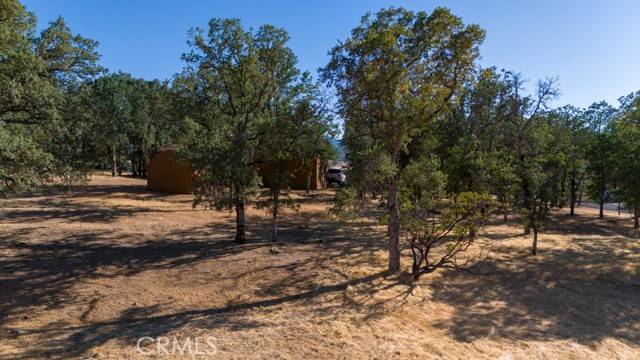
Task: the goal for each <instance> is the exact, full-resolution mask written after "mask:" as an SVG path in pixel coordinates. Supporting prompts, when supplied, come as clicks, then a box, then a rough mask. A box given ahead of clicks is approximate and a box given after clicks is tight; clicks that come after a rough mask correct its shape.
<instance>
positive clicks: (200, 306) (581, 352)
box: [0, 175, 640, 359]
mask: <svg viewBox="0 0 640 360" xmlns="http://www.w3.org/2000/svg"><path fill="white" fill-rule="evenodd" d="M143 186H144V182H143V181H141V180H136V179H128V178H116V179H112V178H110V177H107V176H104V175H96V176H94V177H93V180H92V182H91V184H89V185H88V186H86V187H82V188H78V189H76V190H74V191H73V192H72V193H71V194H68V195H54V196H51V197H42V196H32V197H19V198H14V199H9V200H5V201H2V202H0V212H3V217H2V218H1V220H0V221H1V222H0V358H3V359H31V358H83V357H94V358H141V357H143V356H142V355H140V354H139V353H138V352H137V350H136V340H137V339H138V338H139V337H141V336H151V337H156V336H169V337H171V336H176V337H178V338H181V339H183V338H185V337H187V336H192V337H195V336H215V338H216V346H217V349H218V352H217V354H216V357H217V358H238V359H240V358H268V359H271V358H283V359H297V358H378V359H386V358H392V357H407V358H418V357H420V358H439V357H447V358H461V359H462V358H465V359H466V358H502V359H510V358H536V359H538V358H573V359H585V358H607V359H608V358H620V359H633V358H640V270H639V268H640V242H639V240H637V238H635V237H634V234H633V233H632V230H631V229H630V227H629V226H630V223H631V222H630V220H629V219H628V217H626V216H622V217H618V216H617V215H616V214H614V213H610V214H609V213H608V214H607V217H608V218H607V219H605V220H599V219H597V218H596V213H595V211H593V210H590V209H580V210H579V211H578V216H576V217H575V218H570V217H569V216H567V215H565V214H563V213H560V214H557V216H556V217H555V218H554V221H553V222H552V223H551V224H550V226H549V228H548V229H547V230H546V231H545V233H544V234H543V235H542V238H541V244H540V255H538V256H537V257H532V256H529V255H528V250H529V245H530V244H529V242H530V240H529V239H528V238H526V237H524V236H522V235H521V231H520V227H519V226H518V225H517V223H516V222H513V223H511V224H508V225H500V224H494V225H492V226H489V227H487V228H486V230H485V234H484V236H486V237H487V238H491V239H493V240H495V241H497V242H498V245H497V247H496V249H495V251H494V253H493V256H492V259H491V262H489V263H488V264H487V265H486V266H485V267H484V270H485V271H488V272H490V275H471V274H467V273H456V272H453V271H441V272H438V273H436V274H433V275H429V276H425V277H424V278H423V279H421V281H420V282H419V283H418V284H411V283H410V282H409V281H408V280H407V277H406V276H405V275H400V276H387V275H385V274H384V273H383V272H382V270H383V269H384V267H385V264H386V255H385V251H384V229H383V228H380V227H378V226H376V225H375V222H373V221H370V220H367V219H363V220H362V221H360V222H357V223H353V224H349V225H343V224H338V223H335V222H333V221H331V220H330V219H329V218H328V217H327V216H326V211H325V210H326V204H327V200H328V199H329V198H330V196H331V193H330V192H328V191H327V192H319V193H316V194H315V195H314V196H312V197H304V196H302V195H300V196H301V197H302V198H303V205H302V207H301V209H300V213H299V214H297V215H295V216H293V214H292V213H288V215H287V216H286V219H285V220H284V221H283V229H282V233H281V234H282V242H281V243H280V244H278V245H277V248H278V250H280V252H279V253H277V254H273V253H272V252H271V251H270V249H271V248H272V247H273V245H272V244H271V243H269V242H267V241H265V240H264V239H268V226H266V221H267V216H266V214H265V213H264V212H263V211H260V210H252V211H250V212H249V223H250V225H251V226H250V227H249V231H250V235H251V241H250V242H249V243H247V244H246V245H236V244H234V243H233V242H232V241H231V239H232V235H233V217H232V214H231V213H215V212H212V211H205V210H202V209H193V208H192V207H191V203H190V197H188V196H169V195H162V194H157V193H150V192H147V191H145V190H144V187H143ZM404 265H406V266H408V265H409V260H408V259H405V260H404Z"/></svg>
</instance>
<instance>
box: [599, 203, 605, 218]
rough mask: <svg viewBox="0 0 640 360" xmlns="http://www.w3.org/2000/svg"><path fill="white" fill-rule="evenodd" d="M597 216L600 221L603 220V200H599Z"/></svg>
mask: <svg viewBox="0 0 640 360" xmlns="http://www.w3.org/2000/svg"><path fill="white" fill-rule="evenodd" d="M598 216H600V219H602V218H604V200H600V213H599V214H598Z"/></svg>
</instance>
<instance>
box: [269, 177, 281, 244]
mask: <svg viewBox="0 0 640 360" xmlns="http://www.w3.org/2000/svg"><path fill="white" fill-rule="evenodd" d="M279 207H280V189H275V190H274V191H273V212H272V218H271V241H278V210H279Z"/></svg>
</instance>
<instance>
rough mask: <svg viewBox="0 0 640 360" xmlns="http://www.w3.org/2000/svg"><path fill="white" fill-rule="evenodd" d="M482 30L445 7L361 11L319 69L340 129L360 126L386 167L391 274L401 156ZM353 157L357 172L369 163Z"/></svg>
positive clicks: (447, 93) (454, 83)
mask: <svg viewBox="0 0 640 360" xmlns="http://www.w3.org/2000/svg"><path fill="white" fill-rule="evenodd" d="M484 35H485V34H484V31H483V30H482V29H480V27H478V26H476V25H465V24H464V23H463V22H462V20H461V19H460V18H459V17H456V16H454V15H453V14H452V13H451V12H450V11H449V10H448V9H445V8H436V9H435V10H434V11H433V12H432V13H431V14H427V13H426V12H423V11H420V12H412V11H408V10H405V9H401V8H389V9H383V10H381V11H380V12H378V13H376V14H375V15H371V14H367V15H365V16H364V17H363V18H362V19H361V22H360V24H359V25H358V26H357V27H356V28H354V29H353V30H352V32H351V37H349V38H348V39H347V40H346V41H344V42H340V43H338V45H337V46H336V47H334V48H333V49H332V50H331V52H330V55H331V60H330V62H329V64H328V65H327V66H326V67H325V68H324V69H323V70H322V73H323V77H324V79H325V80H327V81H328V82H329V84H331V85H333V86H334V87H335V88H336V90H337V94H338V99H339V110H340V113H341V115H342V116H343V118H344V119H345V128H346V130H345V131H346V132H351V131H358V132H360V131H363V134H364V135H365V136H367V138H368V140H367V141H368V142H369V144H370V145H371V146H370V147H369V149H370V150H369V152H370V155H371V156H370V157H373V158H376V159H379V160H380V162H381V163H382V164H385V165H384V166H382V167H381V168H380V169H377V170H379V171H383V174H382V177H383V178H384V189H385V191H386V193H387V214H388V236H389V270H390V271H392V272H395V271H398V270H399V269H400V246H399V242H400V204H399V202H398V190H399V188H398V186H399V179H400V177H401V174H402V170H403V164H401V161H400V158H401V155H402V154H403V153H405V152H406V149H407V145H408V144H409V143H410V142H411V141H412V137H413V136H415V134H416V132H417V130H418V129H421V128H422V127H424V126H425V125H427V124H429V123H430V122H431V121H432V120H434V119H436V118H437V117H438V115H439V114H440V113H441V112H442V111H443V110H444V109H446V108H447V105H448V103H449V101H450V100H451V99H452V98H453V96H454V94H456V92H457V90H458V89H459V88H460V86H461V84H462V83H463V82H464V81H465V80H466V79H467V78H468V76H469V74H470V73H471V72H472V70H473V68H474V64H475V61H476V59H477V58H478V56H479V45H480V43H481V42H482V41H483V40H484ZM345 136H347V137H357V136H358V135H357V134H345ZM348 144H349V143H347V146H348ZM350 160H351V165H352V166H353V167H354V168H355V169H357V168H358V167H366V166H368V164H366V161H365V162H360V161H358V160H360V159H359V158H358V157H355V156H354V157H352V158H351V159H350ZM356 171H357V170H356Z"/></svg>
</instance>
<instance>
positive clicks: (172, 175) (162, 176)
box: [147, 146, 193, 194]
mask: <svg viewBox="0 0 640 360" xmlns="http://www.w3.org/2000/svg"><path fill="white" fill-rule="evenodd" d="M174 155H175V151H174V149H173V148H172V147H171V146H164V147H162V148H160V150H158V151H157V152H156V153H155V154H154V155H153V157H152V158H151V160H150V161H149V168H148V169H147V189H149V190H155V191H163V192H167V193H172V194H191V193H193V169H192V168H191V166H188V165H183V164H180V163H179V162H178V161H177V160H176V159H175V158H174Z"/></svg>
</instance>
